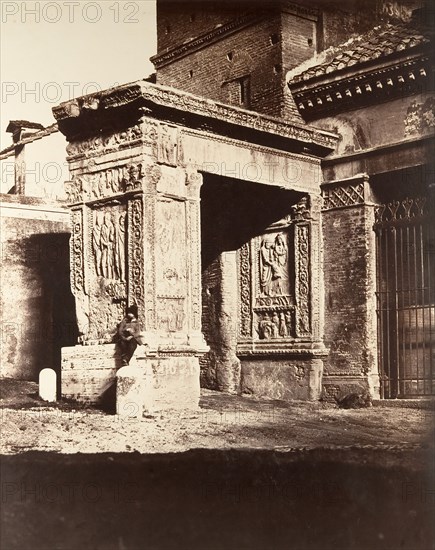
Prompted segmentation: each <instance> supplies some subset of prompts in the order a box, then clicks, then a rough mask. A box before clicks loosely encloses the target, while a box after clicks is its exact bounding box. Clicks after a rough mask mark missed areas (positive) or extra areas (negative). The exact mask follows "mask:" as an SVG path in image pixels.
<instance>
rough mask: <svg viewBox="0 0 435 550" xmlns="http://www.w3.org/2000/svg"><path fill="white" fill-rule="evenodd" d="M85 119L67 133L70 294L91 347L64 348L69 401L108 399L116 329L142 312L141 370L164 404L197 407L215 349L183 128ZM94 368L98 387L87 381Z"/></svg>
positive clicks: (143, 120) (195, 187)
mask: <svg viewBox="0 0 435 550" xmlns="http://www.w3.org/2000/svg"><path fill="white" fill-rule="evenodd" d="M86 115H87V114H86V112H83V108H82V111H81V112H80V114H79V116H78V119H79V120H78V121H77V120H75V125H76V128H75V132H74V135H69V132H68V129H66V131H65V134H66V136H67V139H68V140H69V145H68V149H67V152H68V162H69V165H70V171H71V176H72V179H71V181H70V182H67V185H66V190H67V195H68V199H69V203H70V209H71V219H72V237H71V266H72V270H71V288H72V291H73V293H74V296H75V298H76V310H77V322H78V326H79V331H80V339H79V343H80V344H82V345H83V347H80V349H77V350H76V351H75V348H68V349H65V350H64V361H63V369H64V372H63V389H62V392H63V395H65V396H67V397H74V398H76V399H79V400H85V401H91V402H96V401H98V400H99V399H100V398H101V397H102V393H103V390H104V391H106V389H107V388H106V386H107V384H109V385H110V382H111V381H113V379H114V374H115V372H116V368H117V367H119V364H118V363H119V359H117V352H116V347H115V350H112V346H110V344H111V342H113V341H114V337H116V328H117V325H118V323H119V322H120V321H121V319H122V318H123V316H124V315H125V313H126V309H127V307H129V306H132V305H136V306H137V309H138V319H139V322H140V325H141V328H142V330H143V338H144V341H145V342H146V345H147V348H146V350H147V352H146V357H145V358H144V359H143V361H142V363H141V364H143V365H144V371H145V370H146V369H145V366H147V365H148V363H150V364H151V365H152V371H153V373H154V387H155V391H156V395H158V398H157V399H156V403H157V406H158V407H159V408H167V407H170V408H176V407H191V406H197V405H198V401H199V359H198V358H199V356H200V355H201V354H203V353H204V352H205V351H206V350H207V348H206V346H205V342H204V339H203V337H202V334H201V317H200V312H201V281H200V272H201V269H200V187H201V183H202V177H201V175H200V174H199V173H198V172H197V171H196V169H194V168H192V167H190V166H188V165H187V166H186V165H185V164H183V166H180V163H179V158H178V143H179V127H178V126H176V125H173V124H167V123H163V122H161V121H156V120H155V119H152V118H150V117H147V116H146V115H145V114H144V112H143V111H142V110H141V109H138V110H137V112H136V119H135V120H133V121H132V120H131V119H130V125H126V126H125V127H122V126H121V127H119V125H122V123H123V118H122V112H120V113H119V117H120V120H117V118H116V117H117V116H118V109H117V107H113V108H112V112H111V113H110V115H111V116H110V124H109V120H107V121H106V120H105V113H103V114H102V115H101V116H102V117H103V118H102V120H99V123H100V125H101V124H104V123H105V122H107V127H104V126H103V129H101V127H94V128H92V124H91V125H89V122H88V124H86V122H85V119H86ZM130 115H132V113H130ZM80 117H83V128H81V127H80ZM113 125H115V126H117V127H118V129H117V130H116V131H114V130H113ZM89 126H91V129H90V128H89ZM61 129H62V128H61ZM64 130H65V129H64ZM108 345H109V346H110V348H111V349H110V352H107V353H106V350H105V349H104V350H103V348H105V347H106V346H108ZM84 346H86V347H84ZM87 349H88V350H89V353H87V352H86V350H87ZM102 358H104V361H102ZM145 363H147V365H145ZM82 369H86V371H87V372H86V375H85V374H84V373H83V372H81V370H82ZM71 370H74V374H72V373H71ZM93 370H95V373H94V374H95V376H94V378H95V377H97V378H98V380H99V383H98V387H97V386H96V385H95V384H90V383H89V380H90V379H93V378H92V376H93V375H92V371H93ZM148 370H149V369H148ZM72 380H73V382H72ZM98 388H99V390H98ZM166 390H167V391H166Z"/></svg>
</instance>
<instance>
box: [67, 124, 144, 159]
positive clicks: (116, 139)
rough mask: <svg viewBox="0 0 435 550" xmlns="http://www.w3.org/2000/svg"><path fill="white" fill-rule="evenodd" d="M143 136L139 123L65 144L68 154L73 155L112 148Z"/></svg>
mask: <svg viewBox="0 0 435 550" xmlns="http://www.w3.org/2000/svg"><path fill="white" fill-rule="evenodd" d="M142 136H143V130H142V128H141V127H140V126H139V125H135V126H132V127H131V128H127V130H123V131H122V132H115V133H112V134H104V135H103V136H102V137H101V136H96V137H93V138H90V139H88V140H85V141H80V142H71V143H69V144H68V145H67V148H66V151H67V154H68V156H70V157H74V156H77V155H81V154H84V153H87V152H90V151H99V150H102V149H106V150H107V149H113V148H116V147H118V146H119V145H122V144H124V143H125V144H127V143H130V142H134V141H136V140H138V139H140V138H142Z"/></svg>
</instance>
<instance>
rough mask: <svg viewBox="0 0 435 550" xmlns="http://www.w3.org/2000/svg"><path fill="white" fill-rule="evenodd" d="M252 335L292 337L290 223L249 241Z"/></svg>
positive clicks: (292, 257)
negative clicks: (251, 286)
mask: <svg viewBox="0 0 435 550" xmlns="http://www.w3.org/2000/svg"><path fill="white" fill-rule="evenodd" d="M253 252H254V254H253V256H254V257H253V262H252V275H253V277H254V285H253V290H254V293H253V298H254V300H253V329H254V332H253V336H254V338H258V339H260V340H269V339H283V338H284V339H285V338H289V337H290V338H291V337H294V336H295V334H294V318H293V317H294V315H293V310H294V253H293V228H292V227H291V225H289V226H287V227H282V228H280V229H279V230H278V231H271V232H268V233H266V234H264V235H262V236H260V237H257V238H256V239H255V240H254V242H253Z"/></svg>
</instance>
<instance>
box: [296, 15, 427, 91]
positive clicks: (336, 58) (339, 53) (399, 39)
mask: <svg viewBox="0 0 435 550" xmlns="http://www.w3.org/2000/svg"><path fill="white" fill-rule="evenodd" d="M429 43H430V33H429V31H427V30H422V29H416V28H414V27H412V26H411V25H407V24H402V23H400V24H391V23H387V24H384V25H380V26H378V27H375V28H374V29H372V30H371V31H370V32H368V33H366V34H364V35H361V36H359V37H356V38H351V39H350V40H348V41H347V42H345V43H344V44H341V45H340V46H338V47H334V48H329V49H328V50H326V51H325V52H323V53H322V54H321V56H320V58H321V59H322V58H323V60H322V62H321V63H317V64H316V65H314V66H311V67H309V68H306V69H305V67H306V66H307V64H303V65H302V66H300V69H302V71H301V72H299V73H298V68H296V69H295V70H294V71H292V73H293V74H292V75H291V82H290V85H291V83H292V82H293V83H297V82H302V81H306V80H310V79H312V78H314V77H318V76H322V75H326V74H329V73H334V72H335V71H339V70H341V69H346V68H350V67H352V66H353V65H357V64H361V63H364V62H367V61H375V60H377V59H381V58H384V57H387V56H389V55H392V54H394V53H396V52H401V51H404V50H411V49H412V48H415V47H417V46H421V45H425V44H429ZM316 61H319V58H317V60H311V62H316ZM304 69H305V70H304Z"/></svg>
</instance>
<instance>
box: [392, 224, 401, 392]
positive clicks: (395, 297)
mask: <svg viewBox="0 0 435 550" xmlns="http://www.w3.org/2000/svg"><path fill="white" fill-rule="evenodd" d="M392 233H393V266H394V274H393V275H394V279H393V281H394V291H393V293H392V298H393V306H394V316H393V319H394V323H393V337H394V340H393V346H394V348H393V349H394V366H395V369H394V371H395V373H394V374H395V392H396V396H397V397H400V373H399V352H400V350H399V334H398V326H399V304H398V295H397V293H398V280H397V271H398V266H397V229H396V227H392Z"/></svg>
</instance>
